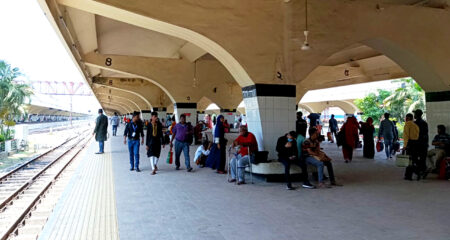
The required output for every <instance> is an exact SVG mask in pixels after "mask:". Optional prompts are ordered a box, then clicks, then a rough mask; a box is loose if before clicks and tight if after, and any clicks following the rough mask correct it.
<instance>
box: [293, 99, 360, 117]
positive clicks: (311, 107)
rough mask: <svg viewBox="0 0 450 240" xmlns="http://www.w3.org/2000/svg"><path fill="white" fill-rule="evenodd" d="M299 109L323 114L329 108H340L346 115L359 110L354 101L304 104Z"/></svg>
mask: <svg viewBox="0 0 450 240" xmlns="http://www.w3.org/2000/svg"><path fill="white" fill-rule="evenodd" d="M298 106H299V107H302V108H304V109H306V110H307V111H309V112H311V113H321V112H323V111H324V110H325V109H326V108H328V107H338V108H340V109H342V111H344V112H345V113H348V114H355V113H356V112H358V111H359V109H358V108H357V107H356V106H355V104H353V102H352V100H342V101H341V100H339V101H325V102H306V103H305V102H302V103H299V104H298Z"/></svg>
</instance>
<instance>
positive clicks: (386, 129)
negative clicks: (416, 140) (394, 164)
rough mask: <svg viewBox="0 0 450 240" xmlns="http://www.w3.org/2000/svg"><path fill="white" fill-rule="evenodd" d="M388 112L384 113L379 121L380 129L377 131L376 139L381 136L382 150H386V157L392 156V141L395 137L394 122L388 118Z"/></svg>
mask: <svg viewBox="0 0 450 240" xmlns="http://www.w3.org/2000/svg"><path fill="white" fill-rule="evenodd" d="M389 116H390V114H389V113H385V114H384V120H383V121H381V122H380V129H379V131H378V139H380V138H381V137H383V139H384V150H385V152H386V158H392V155H391V153H392V142H393V140H394V139H396V138H397V137H396V136H395V126H394V123H392V122H391V120H389Z"/></svg>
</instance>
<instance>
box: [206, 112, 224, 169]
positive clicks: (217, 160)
mask: <svg viewBox="0 0 450 240" xmlns="http://www.w3.org/2000/svg"><path fill="white" fill-rule="evenodd" d="M223 122H224V118H223V116H222V115H219V116H218V117H217V124H216V127H215V129H214V144H213V146H212V148H211V152H210V154H209V156H208V159H207V160H206V166H207V167H210V168H212V169H217V173H220V174H224V173H226V171H225V162H226V147H227V140H226V139H225V130H224V127H223Z"/></svg>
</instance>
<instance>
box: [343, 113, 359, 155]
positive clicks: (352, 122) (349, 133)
mask: <svg viewBox="0 0 450 240" xmlns="http://www.w3.org/2000/svg"><path fill="white" fill-rule="evenodd" d="M358 129H359V124H358V121H357V120H356V118H355V117H354V116H351V117H348V118H347V121H346V122H345V123H344V125H343V126H342V128H341V131H344V133H345V134H344V135H345V141H344V144H343V145H342V153H343V154H344V160H345V163H348V162H351V161H352V159H353V150H354V149H355V148H356V143H357V142H358V141H359V134H358Z"/></svg>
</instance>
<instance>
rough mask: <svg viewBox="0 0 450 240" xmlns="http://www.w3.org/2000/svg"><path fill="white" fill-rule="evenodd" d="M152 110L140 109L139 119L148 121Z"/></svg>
mask: <svg viewBox="0 0 450 240" xmlns="http://www.w3.org/2000/svg"><path fill="white" fill-rule="evenodd" d="M151 113H152V110H142V111H141V119H142V121H145V120H148V121H150V117H151Z"/></svg>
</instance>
